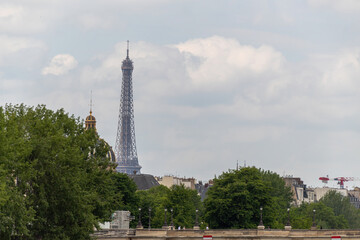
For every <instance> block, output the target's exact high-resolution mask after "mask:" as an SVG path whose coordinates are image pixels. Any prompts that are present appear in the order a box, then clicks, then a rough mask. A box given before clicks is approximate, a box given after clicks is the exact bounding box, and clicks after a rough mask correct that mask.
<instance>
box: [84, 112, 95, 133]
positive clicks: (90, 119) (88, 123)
mask: <svg viewBox="0 0 360 240" xmlns="http://www.w3.org/2000/svg"><path fill="white" fill-rule="evenodd" d="M90 128H92V129H95V130H96V119H95V117H94V116H93V115H92V111H91V110H90V115H89V116H87V117H86V120H85V129H86V130H87V129H90Z"/></svg>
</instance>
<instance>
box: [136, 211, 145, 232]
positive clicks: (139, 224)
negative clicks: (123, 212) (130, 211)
mask: <svg viewBox="0 0 360 240" xmlns="http://www.w3.org/2000/svg"><path fill="white" fill-rule="evenodd" d="M142 227H143V226H142V224H141V208H139V222H138V225H137V227H136V228H142Z"/></svg>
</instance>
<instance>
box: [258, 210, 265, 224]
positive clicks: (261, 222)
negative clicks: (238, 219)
mask: <svg viewBox="0 0 360 240" xmlns="http://www.w3.org/2000/svg"><path fill="white" fill-rule="evenodd" d="M262 215H263V208H262V207H260V222H259V226H264V223H263V219H262V217H263V216H262Z"/></svg>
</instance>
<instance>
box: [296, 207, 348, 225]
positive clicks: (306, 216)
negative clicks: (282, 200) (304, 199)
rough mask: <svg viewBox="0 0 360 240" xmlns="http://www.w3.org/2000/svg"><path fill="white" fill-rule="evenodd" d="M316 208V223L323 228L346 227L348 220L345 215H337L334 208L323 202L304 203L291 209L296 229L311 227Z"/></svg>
mask: <svg viewBox="0 0 360 240" xmlns="http://www.w3.org/2000/svg"><path fill="white" fill-rule="evenodd" d="M314 210H315V224H316V226H317V228H321V229H345V228H348V222H347V221H346V219H345V218H344V216H342V215H340V216H336V215H335V214H334V211H333V209H332V208H330V207H328V206H326V205H325V204H324V203H323V202H321V201H320V202H317V203H311V204H309V203H303V204H302V205H301V206H300V207H299V208H293V209H291V225H292V227H293V228H295V229H309V228H310V227H311V226H312V223H313V217H314V212H313V211H314Z"/></svg>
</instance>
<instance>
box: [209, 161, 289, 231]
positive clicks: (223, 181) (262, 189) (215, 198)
mask: <svg viewBox="0 0 360 240" xmlns="http://www.w3.org/2000/svg"><path fill="white" fill-rule="evenodd" d="M281 181H282V180H281V178H280V177H279V176H278V175H277V174H275V173H271V172H264V171H261V170H259V169H257V168H255V167H246V168H241V169H240V170H230V171H229V172H225V173H223V174H222V175H220V176H219V178H217V179H215V180H214V185H213V186H212V187H211V188H210V189H209V191H208V194H207V198H206V199H205V201H204V205H205V220H206V221H207V222H208V223H209V225H210V227H211V228H255V227H256V226H257V225H258V224H259V220H260V219H259V218H260V210H259V209H260V207H263V221H264V224H265V225H266V226H270V227H279V226H283V222H284V221H285V220H284V219H283V218H284V216H285V214H284V213H285V212H286V207H284V206H289V204H290V189H288V188H286V187H285V184H284V183H283V182H281ZM281 208H284V209H283V210H281ZM279 211H281V212H283V213H282V214H281V215H280V216H279Z"/></svg>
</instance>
